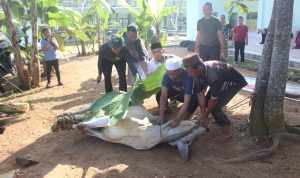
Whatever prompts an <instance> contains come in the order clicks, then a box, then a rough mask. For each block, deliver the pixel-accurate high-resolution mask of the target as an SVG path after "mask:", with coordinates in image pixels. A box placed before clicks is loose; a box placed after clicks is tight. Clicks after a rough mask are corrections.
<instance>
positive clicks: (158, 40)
mask: <svg viewBox="0 0 300 178" xmlns="http://www.w3.org/2000/svg"><path fill="white" fill-rule="evenodd" d="M155 31H156V40H157V42H160V24H159V22H157V24H156V25H155Z"/></svg>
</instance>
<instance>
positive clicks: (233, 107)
mask: <svg viewBox="0 0 300 178" xmlns="http://www.w3.org/2000/svg"><path fill="white" fill-rule="evenodd" d="M251 97H252V96H248V97H247V98H245V99H242V100H241V101H239V102H237V103H235V104H234V105H232V106H230V107H229V108H226V109H225V111H231V110H233V109H236V108H239V107H241V106H243V105H245V104H249V105H250V103H251ZM248 99H250V101H247V100H248Z"/></svg>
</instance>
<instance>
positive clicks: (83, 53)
mask: <svg viewBox="0 0 300 178" xmlns="http://www.w3.org/2000/svg"><path fill="white" fill-rule="evenodd" d="M80 44H81V54H82V55H86V47H85V43H84V41H83V40H80Z"/></svg>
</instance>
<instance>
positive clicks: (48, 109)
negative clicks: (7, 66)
mask: <svg viewBox="0 0 300 178" xmlns="http://www.w3.org/2000/svg"><path fill="white" fill-rule="evenodd" d="M0 77H1V78H2V79H3V80H5V81H6V82H8V83H9V84H11V85H12V86H13V87H15V88H16V89H17V90H19V91H20V92H21V93H25V92H24V91H23V90H22V89H20V88H19V87H18V86H16V85H15V84H13V83H12V82H10V81H9V80H7V79H6V78H4V77H3V76H0ZM36 103H38V104H41V106H40V107H41V108H43V109H44V110H46V111H48V112H50V113H51V114H53V115H54V116H55V117H57V114H55V113H54V112H53V111H51V110H50V109H48V108H46V107H45V106H43V104H42V103H41V102H38V101H37V102H36Z"/></svg>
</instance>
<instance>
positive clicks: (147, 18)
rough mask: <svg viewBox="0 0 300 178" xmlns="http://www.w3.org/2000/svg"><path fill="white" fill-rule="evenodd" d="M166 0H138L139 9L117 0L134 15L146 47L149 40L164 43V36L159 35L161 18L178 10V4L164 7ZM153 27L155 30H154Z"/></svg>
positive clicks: (122, 0)
mask: <svg viewBox="0 0 300 178" xmlns="http://www.w3.org/2000/svg"><path fill="white" fill-rule="evenodd" d="M166 2H167V0H138V7H139V10H137V9H135V8H134V7H132V6H130V5H129V4H128V3H127V2H126V1H125V0H118V3H119V4H120V5H122V6H124V7H126V8H127V9H128V10H129V11H130V12H131V13H133V14H134V15H135V16H136V25H137V26H138V28H139V33H140V37H141V39H142V40H143V41H144V42H145V45H146V47H148V45H149V42H150V43H152V42H155V41H161V42H162V43H163V45H166V42H165V38H164V39H163V38H162V35H161V27H160V24H161V20H162V19H163V17H166V16H170V15H172V14H174V13H175V12H177V11H178V6H173V7H170V8H165V5H166ZM154 29H155V30H154Z"/></svg>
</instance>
